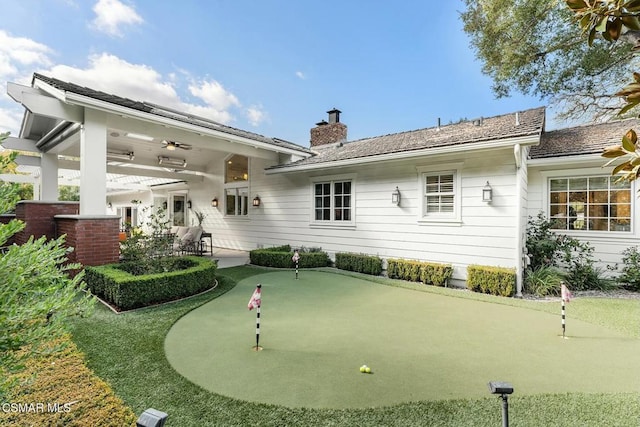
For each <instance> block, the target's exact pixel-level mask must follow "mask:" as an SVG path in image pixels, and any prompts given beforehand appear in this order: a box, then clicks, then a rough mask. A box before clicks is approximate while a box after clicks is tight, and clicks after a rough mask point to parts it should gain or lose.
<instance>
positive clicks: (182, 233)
mask: <svg viewBox="0 0 640 427" xmlns="http://www.w3.org/2000/svg"><path fill="white" fill-rule="evenodd" d="M172 231H174V230H173V228H172ZM201 236H202V227H199V226H197V227H177V228H176V230H175V240H174V243H173V251H174V252H178V253H180V254H192V255H202V250H201V248H202V246H201Z"/></svg>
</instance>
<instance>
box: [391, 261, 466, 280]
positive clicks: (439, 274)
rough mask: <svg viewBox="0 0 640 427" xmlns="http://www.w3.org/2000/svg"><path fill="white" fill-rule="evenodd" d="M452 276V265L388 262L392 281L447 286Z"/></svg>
mask: <svg viewBox="0 0 640 427" xmlns="http://www.w3.org/2000/svg"><path fill="white" fill-rule="evenodd" d="M452 275H453V266H451V264H440V263H436V262H421V261H412V260H404V259H389V260H388V261H387V276H389V278H391V279H400V280H409V281H411V282H422V283H424V284H425V285H435V286H446V285H447V283H448V280H449V279H450V278H451V276H452Z"/></svg>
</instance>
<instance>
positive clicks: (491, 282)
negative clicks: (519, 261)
mask: <svg viewBox="0 0 640 427" xmlns="http://www.w3.org/2000/svg"><path fill="white" fill-rule="evenodd" d="M515 284H516V269H515V268H505V267H493V266H487V265H470V266H468V267H467V288H469V289H470V290H472V291H474V292H482V293H484V294H491V295H500V296H503V297H510V296H512V295H513V291H514V289H515Z"/></svg>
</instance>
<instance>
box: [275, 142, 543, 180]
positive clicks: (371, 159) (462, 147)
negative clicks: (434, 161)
mask: <svg viewBox="0 0 640 427" xmlns="http://www.w3.org/2000/svg"><path fill="white" fill-rule="evenodd" d="M539 138H540V135H527V136H519V137H515V138H506V139H498V140H495V141H490V142H487V141H482V142H474V143H467V144H459V145H448V146H445V147H434V148H423V149H421V150H411V151H401V152H398V153H389V154H379V155H373V156H367V157H357V158H355V159H345V160H334V161H328V162H321V163H312V164H310V165H305V166H284V167H280V168H276V169H268V170H265V174H267V175H271V174H278V173H288V172H303V171H310V170H318V169H331V168H339V167H345V166H354V165H363V164H368V163H377V162H388V161H393V160H404V159H409V158H412V157H423V156H435V155H441V154H455V153H461V152H465V151H473V150H492V149H499V148H506V147H511V146H513V145H516V144H520V145H533V144H537V143H538V140H539Z"/></svg>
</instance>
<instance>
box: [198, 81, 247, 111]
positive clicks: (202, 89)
mask: <svg viewBox="0 0 640 427" xmlns="http://www.w3.org/2000/svg"><path fill="white" fill-rule="evenodd" d="M189 92H191V95H193V96H196V97H198V98H200V99H202V100H203V101H204V102H205V103H206V104H207V105H209V106H210V107H212V108H215V109H218V110H226V109H227V108H229V107H231V106H236V107H239V106H240V102H239V101H238V98H236V96H235V95H234V94H232V93H231V92H229V91H228V90H226V89H225V88H224V87H223V86H222V85H221V84H220V83H219V82H217V81H215V80H212V81H203V82H200V83H197V84H194V83H192V84H190V85H189Z"/></svg>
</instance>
